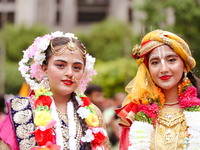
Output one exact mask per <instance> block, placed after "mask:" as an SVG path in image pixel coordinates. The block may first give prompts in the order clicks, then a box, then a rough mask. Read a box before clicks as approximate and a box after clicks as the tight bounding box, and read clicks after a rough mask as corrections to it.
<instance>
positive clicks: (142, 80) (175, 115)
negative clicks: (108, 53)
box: [116, 30, 200, 150]
mask: <svg viewBox="0 0 200 150" xmlns="http://www.w3.org/2000/svg"><path fill="white" fill-rule="evenodd" d="M132 55H133V58H135V59H136V62H137V64H138V72H137V75H136V77H135V78H134V79H133V80H132V81H131V82H130V83H129V84H128V86H127V87H126V91H127V92H128V93H129V95H128V96H127V98H126V99H125V100H124V102H123V107H122V108H120V109H118V110H116V113H117V114H118V116H119V117H120V119H121V120H120V122H119V125H120V126H121V128H120V129H121V139H120V150H160V149H162V150H169V149H170V150H171V149H173V150H183V149H184V150H186V149H188V150H194V149H200V143H199V140H200V124H199V122H200V118H199V115H200V112H199V111H200V109H199V106H200V99H199V95H198V93H199V92H198V90H199V87H198V86H199V85H200V84H199V80H198V79H197V78H196V77H195V76H194V75H193V74H192V73H191V72H190V70H191V69H192V68H194V67H195V65H196V62H195V60H194V59H193V57H192V55H191V52H190V49H189V46H188V45H187V43H186V42H185V41H184V40H183V39H181V38H180V37H178V36H177V35H175V34H173V33H170V32H167V31H162V30H156V31H152V32H150V33H148V34H147V35H146V36H145V37H144V38H143V40H142V44H141V46H135V47H134V49H133V53H132Z"/></svg>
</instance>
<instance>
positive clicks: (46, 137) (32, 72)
mask: <svg viewBox="0 0 200 150" xmlns="http://www.w3.org/2000/svg"><path fill="white" fill-rule="evenodd" d="M94 62H95V58H92V57H91V56H90V55H89V54H86V50H85V47H84V45H83V44H82V43H80V42H79V41H78V40H77V38H76V37H74V35H73V34H71V33H66V34H63V33H62V32H60V31H57V32H54V33H51V35H49V34H47V35H44V36H43V37H37V38H36V39H35V41H34V43H33V44H32V45H31V46H30V47H29V48H28V49H27V50H26V51H24V56H23V59H22V60H21V61H20V62H19V65H20V67H19V70H20V71H21V73H22V76H23V77H25V79H26V82H27V83H28V84H29V85H30V88H31V89H32V93H31V94H30V96H29V97H18V98H14V99H11V100H10V102H9V103H8V104H7V105H8V109H9V114H8V116H7V117H6V119H5V120H4V121H2V122H1V124H0V139H1V141H0V149H4V150H6V149H12V150H18V149H20V150H29V149H31V150H40V149H41V150H42V149H44V150H92V149H94V150H95V149H102V150H103V149H108V150H109V149H110V144H109V140H108V137H107V133H106V130H105V125H104V121H103V118H102V114H101V112H100V110H99V109H98V108H97V107H96V106H95V105H93V104H92V103H91V102H90V100H89V99H88V98H87V97H86V96H85V95H84V94H83V92H84V90H85V89H86V86H87V83H88V82H89V81H91V76H92V75H96V72H95V70H94V69H93V65H94Z"/></svg>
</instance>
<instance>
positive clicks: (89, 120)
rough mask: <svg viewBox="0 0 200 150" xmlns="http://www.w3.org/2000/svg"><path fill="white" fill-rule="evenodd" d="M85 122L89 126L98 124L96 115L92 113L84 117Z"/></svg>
mask: <svg viewBox="0 0 200 150" xmlns="http://www.w3.org/2000/svg"><path fill="white" fill-rule="evenodd" d="M85 122H86V123H87V124H88V125H89V126H90V127H97V126H98V125H99V119H98V117H97V116H96V115H94V114H93V113H90V114H89V116H88V117H87V118H85Z"/></svg>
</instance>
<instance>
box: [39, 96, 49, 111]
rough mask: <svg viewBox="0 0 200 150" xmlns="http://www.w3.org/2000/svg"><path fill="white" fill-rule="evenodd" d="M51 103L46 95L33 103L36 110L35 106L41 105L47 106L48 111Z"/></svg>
mask: <svg viewBox="0 0 200 150" xmlns="http://www.w3.org/2000/svg"><path fill="white" fill-rule="evenodd" d="M51 103H52V99H51V97H49V96H46V95H41V96H40V97H39V98H38V99H37V100H36V101H35V108H37V105H43V106H46V105H47V106H48V107H49V109H50V106H51Z"/></svg>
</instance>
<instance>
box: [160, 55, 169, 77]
mask: <svg viewBox="0 0 200 150" xmlns="http://www.w3.org/2000/svg"><path fill="white" fill-rule="evenodd" d="M160 71H161V73H163V74H165V73H167V72H168V71H169V68H168V66H167V64H166V62H165V61H164V60H163V59H162V60H161V70H160Z"/></svg>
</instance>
